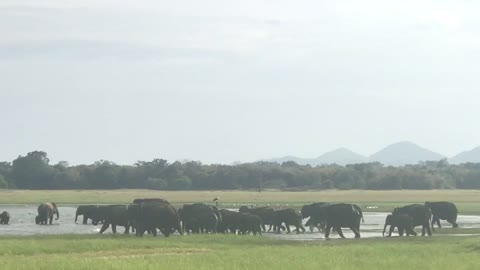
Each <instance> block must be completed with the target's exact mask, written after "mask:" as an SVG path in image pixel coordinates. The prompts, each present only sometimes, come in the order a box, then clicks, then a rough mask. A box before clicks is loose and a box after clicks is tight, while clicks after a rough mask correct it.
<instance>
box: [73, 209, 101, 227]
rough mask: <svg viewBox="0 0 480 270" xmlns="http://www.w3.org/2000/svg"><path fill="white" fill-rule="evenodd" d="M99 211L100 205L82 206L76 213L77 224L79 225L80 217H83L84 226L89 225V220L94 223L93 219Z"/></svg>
mask: <svg viewBox="0 0 480 270" xmlns="http://www.w3.org/2000/svg"><path fill="white" fill-rule="evenodd" d="M97 210H98V205H80V206H79V207H77V212H76V213H75V223H77V220H78V216H83V224H87V223H88V219H91V220H92V223H93V217H94V215H95V211H97Z"/></svg>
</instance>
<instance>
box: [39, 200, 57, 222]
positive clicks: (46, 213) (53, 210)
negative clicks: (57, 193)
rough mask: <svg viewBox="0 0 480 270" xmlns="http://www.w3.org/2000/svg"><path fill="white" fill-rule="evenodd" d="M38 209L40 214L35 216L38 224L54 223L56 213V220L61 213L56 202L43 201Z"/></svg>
mask: <svg viewBox="0 0 480 270" xmlns="http://www.w3.org/2000/svg"><path fill="white" fill-rule="evenodd" d="M37 210H38V216H36V217H35V223H36V224H41V225H46V224H50V225H52V220H53V215H54V214H57V218H56V219H55V220H58V219H59V218H60V213H59V212H58V208H57V205H56V204H55V203H52V202H47V203H42V204H40V205H39V206H38V208H37Z"/></svg>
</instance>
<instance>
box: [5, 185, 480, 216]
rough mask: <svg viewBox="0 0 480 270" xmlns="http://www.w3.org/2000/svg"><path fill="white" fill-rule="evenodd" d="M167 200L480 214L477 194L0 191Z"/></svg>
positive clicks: (57, 198) (8, 195)
mask: <svg viewBox="0 0 480 270" xmlns="http://www.w3.org/2000/svg"><path fill="white" fill-rule="evenodd" d="M154 197H158V198H165V199H167V200H169V201H170V202H172V203H173V204H176V205H181V204H183V203H191V202H211V201H212V199H213V198H215V197H219V198H220V206H221V207H226V208H238V207H239V205H242V204H253V205H270V206H273V207H278V208H280V207H301V206H302V205H304V204H307V203H311V202H318V201H326V202H351V203H357V204H359V205H360V206H361V207H362V208H363V209H364V211H372V212H374V211H387V212H389V211H391V210H392V209H393V208H394V207H396V206H400V205H405V204H410V203H424V202H425V201H451V202H454V203H455V204H456V205H457V207H458V209H459V212H460V213H462V214H480V191H478V190H425V191H423V190H422V191H420V190H401V191H371V190H328V191H301V192H280V191H264V192H261V193H260V192H252V191H153V190H60V191H58V190H55V191H52V190H0V204H38V203H42V202H46V201H53V202H56V203H58V204H60V205H61V204H115V203H128V202H132V200H133V199H135V198H154Z"/></svg>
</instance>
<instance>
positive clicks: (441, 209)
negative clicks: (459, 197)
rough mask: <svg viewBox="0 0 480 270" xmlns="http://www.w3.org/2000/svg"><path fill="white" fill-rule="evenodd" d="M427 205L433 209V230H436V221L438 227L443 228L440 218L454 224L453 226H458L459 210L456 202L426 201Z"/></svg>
mask: <svg viewBox="0 0 480 270" xmlns="http://www.w3.org/2000/svg"><path fill="white" fill-rule="evenodd" d="M425 206H426V207H428V208H430V210H431V211H432V230H434V228H433V225H434V224H435V223H436V224H437V225H438V228H442V225H440V219H442V220H446V221H447V222H448V223H450V224H452V226H453V228H458V224H457V215H458V210H457V207H456V206H455V204H453V203H451V202H426V203H425Z"/></svg>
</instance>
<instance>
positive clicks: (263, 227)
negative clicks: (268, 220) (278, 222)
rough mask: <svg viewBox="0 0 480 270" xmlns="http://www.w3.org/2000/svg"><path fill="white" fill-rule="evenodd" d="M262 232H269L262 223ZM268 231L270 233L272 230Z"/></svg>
mask: <svg viewBox="0 0 480 270" xmlns="http://www.w3.org/2000/svg"><path fill="white" fill-rule="evenodd" d="M271 226H272V225H270V228H271ZM262 230H263V231H264V232H266V231H267V228H265V224H263V223H262ZM268 231H270V230H268Z"/></svg>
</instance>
